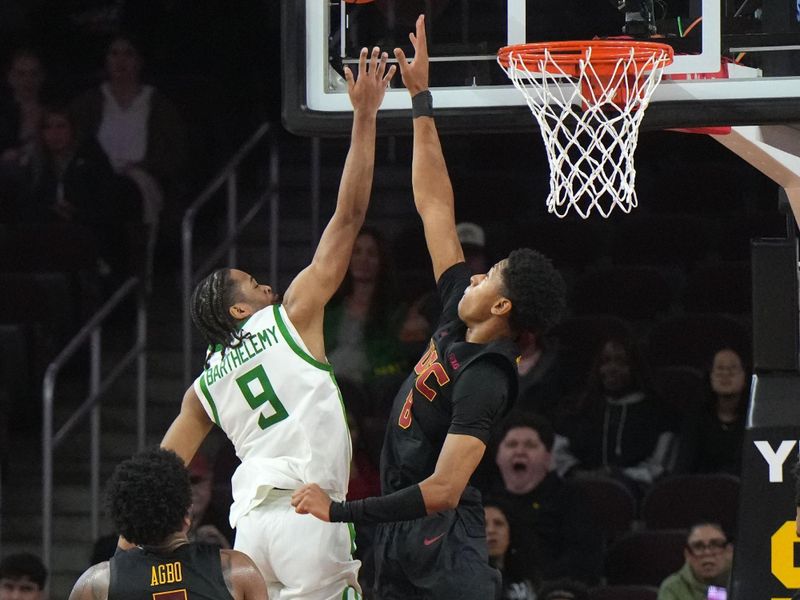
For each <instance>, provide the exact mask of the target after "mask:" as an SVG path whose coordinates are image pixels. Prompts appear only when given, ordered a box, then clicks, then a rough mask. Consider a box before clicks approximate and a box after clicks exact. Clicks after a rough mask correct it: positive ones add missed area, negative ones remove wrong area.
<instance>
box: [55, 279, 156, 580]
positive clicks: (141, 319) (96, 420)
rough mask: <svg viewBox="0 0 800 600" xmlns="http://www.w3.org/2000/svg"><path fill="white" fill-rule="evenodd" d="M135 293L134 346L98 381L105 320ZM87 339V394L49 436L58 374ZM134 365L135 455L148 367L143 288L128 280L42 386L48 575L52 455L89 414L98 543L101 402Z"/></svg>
mask: <svg viewBox="0 0 800 600" xmlns="http://www.w3.org/2000/svg"><path fill="white" fill-rule="evenodd" d="M133 294H136V299H137V305H136V344H135V345H134V346H133V347H132V348H131V349H130V350H129V351H128V352H127V353H126V354H125V356H123V357H122V358H121V359H120V360H119V361H118V362H116V364H115V365H114V366H113V367H111V368H110V372H109V374H108V375H107V376H106V377H105V378H102V374H101V372H100V371H101V365H102V344H101V342H102V339H101V334H102V326H103V322H104V321H105V319H106V318H107V317H108V316H109V315H110V314H111V313H112V312H113V311H114V309H115V308H117V306H119V304H120V303H121V302H122V301H123V300H125V299H126V298H127V297H129V296H131V295H133ZM87 339H88V340H89V347H90V352H91V355H90V370H89V395H88V397H87V398H86V399H85V400H84V401H83V403H82V404H81V405H80V406H79V407H78V408H77V409H76V410H75V411H74V412H73V413H72V414H71V415H70V416H69V417H68V418H67V420H66V422H65V423H64V424H63V425H62V426H61V427H60V428H59V429H58V431H57V432H56V433H55V434H53V409H54V404H55V387H56V380H57V378H58V374H59V372H60V371H61V369H62V367H63V366H64V365H65V364H66V362H67V361H68V360H69V359H70V358H71V357H72V356H73V355H74V354H75V353H76V352H77V351H78V350H79V349H80V348H81V346H83V344H84V342H86V340H87ZM134 361H136V366H137V378H136V433H137V446H138V449H139V450H142V449H143V448H144V444H145V417H146V404H145V403H146V391H145V382H146V372H145V371H146V368H147V307H146V301H145V289H144V285H143V284H142V282H141V281H140V280H139V279H138V278H136V277H131V278H129V279H128V280H127V281H126V282H125V283H124V284H122V286H120V288H119V289H118V290H117V291H116V292H115V293H114V294H113V295H112V296H111V298H109V299H108V301H106V303H105V304H104V305H103V306H102V307H101V308H100V310H98V311H97V313H95V315H94V316H93V317H92V318H91V319H89V321H88V322H87V323H86V324H85V325H84V326H83V327H82V328H81V330H80V331H79V332H78V334H77V335H76V336H75V337H74V338H72V340H70V342H69V343H68V344H67V345H66V347H65V348H64V349H63V350H62V351H61V352H60V353H59V354H58V356H57V357H56V358H55V359H54V360H53V362H51V363H50V364H49V365H48V367H47V370H46V371H45V375H44V383H43V384H42V408H43V419H42V462H43V466H42V560H43V562H44V564H45V566H46V567H47V569H48V571H50V572H52V564H51V553H52V542H53V453H54V451H55V450H56V448H57V447H58V446H59V445H60V444H61V442H63V441H64V440H65V439H66V438H67V436H68V435H69V434H70V432H72V431H73V430H74V429H75V427H76V426H77V425H78V424H80V423H81V421H82V420H83V419H84V418H85V417H86V415H87V413H88V414H89V415H90V419H91V423H90V429H91V438H90V473H91V475H90V477H91V509H90V510H91V535H92V539H97V537H98V534H99V531H98V528H99V520H100V502H99V497H100V399H101V397H102V395H103V394H104V393H105V392H106V391H107V390H108V388H109V387H110V386H111V384H113V383H114V382H115V381H116V380H117V379H118V378H119V376H120V375H122V373H123V372H124V371H125V369H126V368H127V367H128V366H129V365H130V364H131V363H133V362H134Z"/></svg>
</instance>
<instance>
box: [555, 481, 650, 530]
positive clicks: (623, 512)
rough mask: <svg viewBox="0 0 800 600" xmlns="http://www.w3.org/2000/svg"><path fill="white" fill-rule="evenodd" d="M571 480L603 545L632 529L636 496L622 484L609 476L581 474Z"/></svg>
mask: <svg viewBox="0 0 800 600" xmlns="http://www.w3.org/2000/svg"><path fill="white" fill-rule="evenodd" d="M570 483H571V485H574V486H575V487H577V488H578V489H579V490H581V491H582V493H583V495H584V497H585V498H586V501H587V505H588V507H589V510H591V512H592V516H593V517H594V520H595V523H596V524H597V527H598V528H599V529H600V531H601V532H602V534H603V539H604V541H605V543H606V544H609V543H611V542H612V541H614V540H615V539H617V538H618V537H620V536H621V535H623V534H625V533H627V532H629V531H630V530H631V526H632V525H633V521H634V519H635V518H636V498H634V496H633V493H632V492H631V491H630V490H629V489H628V488H627V487H626V486H625V484H623V483H622V482H620V481H618V480H616V479H612V478H610V477H581V478H576V479H573V480H571V482H570Z"/></svg>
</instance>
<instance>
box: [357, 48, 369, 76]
mask: <svg viewBox="0 0 800 600" xmlns="http://www.w3.org/2000/svg"><path fill="white" fill-rule="evenodd" d="M366 72H367V47H366V46H364V47H363V48H362V49H361V54H359V55H358V75H359V76H361V74H362V73H366Z"/></svg>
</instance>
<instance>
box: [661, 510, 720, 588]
mask: <svg viewBox="0 0 800 600" xmlns="http://www.w3.org/2000/svg"><path fill="white" fill-rule="evenodd" d="M683 555H684V557H685V558H686V563H685V564H684V565H683V567H681V570H680V571H678V572H677V573H673V574H672V575H670V576H669V577H667V578H666V579H665V580H664V582H663V583H662V584H661V587H660V588H659V590H658V600H706V598H708V586H710V585H714V586H717V587H724V588H727V587H728V581H729V579H730V576H731V563H732V561H733V544H731V542H730V541H729V540H728V538H727V537H726V535H725V532H724V531H723V530H722V527H720V526H719V525H717V524H716V523H700V524H698V525H695V526H694V527H692V528H691V530H690V531H689V536H688V537H687V538H686V548H685V549H684V551H683Z"/></svg>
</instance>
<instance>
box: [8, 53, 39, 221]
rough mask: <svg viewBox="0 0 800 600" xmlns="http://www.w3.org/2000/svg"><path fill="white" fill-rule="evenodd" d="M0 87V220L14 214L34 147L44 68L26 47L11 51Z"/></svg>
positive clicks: (10, 217)
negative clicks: (3, 80)
mask: <svg viewBox="0 0 800 600" xmlns="http://www.w3.org/2000/svg"><path fill="white" fill-rule="evenodd" d="M5 75H6V77H5V82H4V83H5V85H4V86H3V88H2V89H0V223H9V222H11V221H13V220H14V219H15V217H16V202H17V199H18V198H19V195H20V193H21V190H22V188H23V179H24V173H25V168H26V167H27V165H28V163H29V162H30V158H31V155H32V153H33V149H34V147H35V146H36V138H37V133H38V131H39V122H40V119H41V113H42V97H41V96H42V85H43V83H44V79H45V73H44V67H43V66H42V61H41V60H40V58H39V55H38V54H36V53H35V52H34V51H33V50H31V49H29V48H20V49H18V50H17V51H16V52H14V53H13V54H12V56H11V59H10V61H9V63H8V66H7V68H6V70H5Z"/></svg>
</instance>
